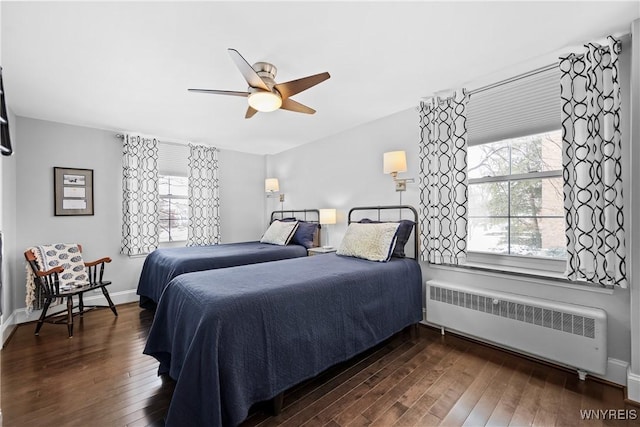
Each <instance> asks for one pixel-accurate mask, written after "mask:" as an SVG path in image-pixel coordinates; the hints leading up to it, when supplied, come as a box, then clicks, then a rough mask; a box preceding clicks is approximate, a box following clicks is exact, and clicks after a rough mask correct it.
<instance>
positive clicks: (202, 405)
mask: <svg viewBox="0 0 640 427" xmlns="http://www.w3.org/2000/svg"><path fill="white" fill-rule="evenodd" d="M421 301H422V285H421V273H420V267H419V265H418V263H417V262H416V261H414V260H411V259H393V260H392V261H390V262H388V263H376V262H371V261H366V260H361V259H356V258H350V257H340V256H337V255H335V254H329V255H321V256H313V257H306V258H298V259H292V260H284V261H276V262H271V263H265V264H254V265H247V266H242V267H232V268H225V269H220V270H209V271H202V272H197V273H188V274H183V275H181V276H178V277H176V278H175V279H173V280H172V281H171V282H170V283H169V285H168V286H167V288H166V290H165V293H164V295H163V296H162V298H161V300H160V303H159V304H158V309H157V311H156V315H155V319H154V321H153V325H152V327H151V330H150V332H149V337H148V340H147V344H146V347H145V350H144V353H145V354H149V355H152V356H154V357H155V358H156V359H158V361H159V362H160V367H159V373H161V374H162V373H169V375H170V376H171V377H172V378H174V379H175V380H176V387H175V390H174V392H173V397H172V400H171V404H170V407H169V412H168V414H167V418H166V425H167V426H181V425H193V426H196V425H198V426H220V425H231V426H235V425H237V424H239V423H240V422H242V421H243V420H244V419H245V418H246V417H247V414H248V411H249V408H250V407H251V405H252V404H253V403H256V402H259V401H263V400H267V399H270V398H272V397H274V396H276V395H278V394H279V393H281V392H283V391H285V390H286V389H288V388H290V387H292V386H293V385H295V384H298V383H300V382H301V381H303V380H305V379H307V378H311V377H313V376H315V375H317V374H318V373H320V372H322V371H324V370H325V369H327V368H329V367H330V366H332V365H334V364H336V363H339V362H342V361H345V360H348V359H349V358H351V357H352V356H355V355H357V354H358V353H360V352H362V351H364V350H366V349H368V348H370V347H372V346H374V345H376V344H378V343H380V342H382V341H383V340H385V339H386V338H388V337H390V336H391V335H393V334H394V333H396V332H398V331H400V330H402V329H403V328H404V327H406V326H408V325H411V324H414V323H417V322H418V321H420V320H421V319H422V302H421Z"/></svg>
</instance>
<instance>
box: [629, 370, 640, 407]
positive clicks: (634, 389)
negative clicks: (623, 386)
mask: <svg viewBox="0 0 640 427" xmlns="http://www.w3.org/2000/svg"><path fill="white" fill-rule="evenodd" d="M627 399H629V400H633V401H634V402H638V403H640V375H638V374H634V373H633V372H631V368H629V371H628V372H627Z"/></svg>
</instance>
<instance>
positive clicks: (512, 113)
mask: <svg viewBox="0 0 640 427" xmlns="http://www.w3.org/2000/svg"><path fill="white" fill-rule="evenodd" d="M467 108H468V114H467V143H468V145H469V146H473V145H478V144H485V143H487V142H494V141H501V140H503V139H508V138H515V137H520V136H524V135H533V134H538V133H544V132H550V131H553V130H557V129H560V70H559V69H558V67H552V68H551V69H547V70H544V71H540V72H538V73H536V74H532V75H529V76H526V77H525V76H523V77H520V78H518V79H517V80H514V81H511V82H508V83H503V84H500V85H499V86H495V87H490V88H488V89H484V90H482V91H478V92H477V93H473V91H471V96H470V98H469V103H468V105H467Z"/></svg>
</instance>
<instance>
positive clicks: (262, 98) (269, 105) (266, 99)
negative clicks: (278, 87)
mask: <svg viewBox="0 0 640 427" xmlns="http://www.w3.org/2000/svg"><path fill="white" fill-rule="evenodd" d="M249 105H250V106H251V107H252V108H255V109H256V110H258V111H261V112H263V113H268V112H270V111H275V110H277V109H278V108H280V106H281V105H282V98H280V96H279V95H277V94H275V93H273V92H266V91H259V92H253V93H252V94H251V95H249Z"/></svg>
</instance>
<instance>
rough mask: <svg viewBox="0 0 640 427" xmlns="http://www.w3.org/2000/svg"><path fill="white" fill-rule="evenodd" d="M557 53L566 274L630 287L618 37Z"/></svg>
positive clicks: (599, 282)
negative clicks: (579, 51) (581, 49)
mask: <svg viewBox="0 0 640 427" xmlns="http://www.w3.org/2000/svg"><path fill="white" fill-rule="evenodd" d="M607 42H608V43H607V46H600V45H598V44H594V43H590V44H588V45H586V46H585V51H584V53H583V54H580V55H575V54H571V55H569V56H566V57H563V58H560V71H561V80H560V88H561V97H562V113H561V114H562V115H561V117H562V143H563V181H564V185H563V192H564V212H565V218H566V237H567V277H568V278H569V279H571V280H577V279H582V280H588V281H590V282H593V283H598V284H601V285H615V286H620V287H623V288H626V287H627V273H626V252H625V237H624V236H625V233H624V216H623V199H622V166H621V156H622V148H621V134H620V82H619V77H618V76H619V75H618V49H619V46H620V43H619V41H618V40H616V39H615V38H613V37H608V39H607Z"/></svg>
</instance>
